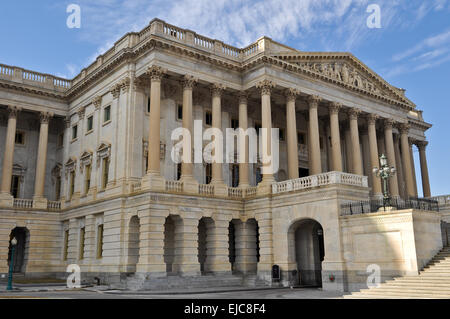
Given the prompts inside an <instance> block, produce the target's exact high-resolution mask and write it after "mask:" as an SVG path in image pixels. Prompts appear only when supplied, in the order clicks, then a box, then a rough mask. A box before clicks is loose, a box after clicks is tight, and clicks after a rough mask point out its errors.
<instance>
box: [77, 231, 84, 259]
mask: <svg viewBox="0 0 450 319" xmlns="http://www.w3.org/2000/svg"><path fill="white" fill-rule="evenodd" d="M85 238H86V228H84V227H83V228H81V229H80V252H79V256H78V257H79V259H80V260H82V259H84V241H85Z"/></svg>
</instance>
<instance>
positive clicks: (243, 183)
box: [239, 92, 250, 187]
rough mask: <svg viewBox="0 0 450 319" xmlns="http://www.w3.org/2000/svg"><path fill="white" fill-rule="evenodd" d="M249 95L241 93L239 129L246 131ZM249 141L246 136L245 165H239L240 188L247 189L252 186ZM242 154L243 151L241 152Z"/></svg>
mask: <svg viewBox="0 0 450 319" xmlns="http://www.w3.org/2000/svg"><path fill="white" fill-rule="evenodd" d="M247 103H248V100H247V94H246V93H245V92H241V94H240V95H239V127H240V128H241V129H242V130H244V131H246V130H247V129H248V110H247ZM248 148H249V139H248V136H245V146H244V149H245V150H244V152H245V153H244V154H245V157H244V159H245V161H244V163H239V187H247V186H249V185H250V182H249V174H248V164H249V155H248V154H249V149H248ZM239 151H240V152H241V150H239Z"/></svg>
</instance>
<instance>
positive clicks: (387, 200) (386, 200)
mask: <svg viewBox="0 0 450 319" xmlns="http://www.w3.org/2000/svg"><path fill="white" fill-rule="evenodd" d="M372 171H373V174H374V175H375V176H376V177H381V180H382V181H383V207H384V210H386V206H390V205H391V196H390V195H389V192H388V180H389V178H390V177H392V176H394V175H395V173H396V170H395V167H389V165H388V162H387V158H386V155H384V154H381V156H380V168H378V167H374V168H373V169H372Z"/></svg>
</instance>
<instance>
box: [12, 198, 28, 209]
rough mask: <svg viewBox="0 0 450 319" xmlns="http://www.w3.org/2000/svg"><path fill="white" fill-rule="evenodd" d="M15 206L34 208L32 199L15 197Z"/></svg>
mask: <svg viewBox="0 0 450 319" xmlns="http://www.w3.org/2000/svg"><path fill="white" fill-rule="evenodd" d="M13 207H14V208H33V200H32V199H24V198H14V203H13Z"/></svg>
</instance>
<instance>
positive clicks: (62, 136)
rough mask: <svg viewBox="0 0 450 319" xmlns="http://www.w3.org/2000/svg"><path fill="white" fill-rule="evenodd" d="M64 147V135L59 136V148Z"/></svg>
mask: <svg viewBox="0 0 450 319" xmlns="http://www.w3.org/2000/svg"><path fill="white" fill-rule="evenodd" d="M63 145H64V133H61V134H59V135H58V147H63Z"/></svg>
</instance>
